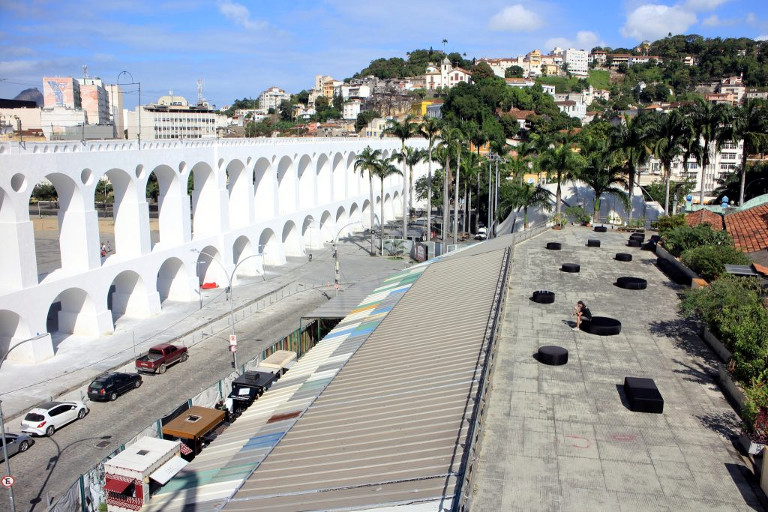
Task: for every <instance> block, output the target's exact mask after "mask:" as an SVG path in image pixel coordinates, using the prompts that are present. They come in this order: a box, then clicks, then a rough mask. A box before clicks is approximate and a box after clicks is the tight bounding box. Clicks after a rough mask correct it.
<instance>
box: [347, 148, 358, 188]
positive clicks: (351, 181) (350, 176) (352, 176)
mask: <svg viewBox="0 0 768 512" xmlns="http://www.w3.org/2000/svg"><path fill="white" fill-rule="evenodd" d="M356 159H357V154H356V153H355V152H354V151H350V152H349V156H348V157H347V168H346V171H345V173H346V175H347V196H348V197H357V196H358V195H360V175H359V174H358V173H356V172H355V160H356Z"/></svg>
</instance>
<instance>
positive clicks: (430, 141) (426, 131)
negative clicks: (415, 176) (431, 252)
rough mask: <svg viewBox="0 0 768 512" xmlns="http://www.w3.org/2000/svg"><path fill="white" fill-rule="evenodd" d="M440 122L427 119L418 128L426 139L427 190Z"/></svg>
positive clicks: (429, 230) (429, 217)
mask: <svg viewBox="0 0 768 512" xmlns="http://www.w3.org/2000/svg"><path fill="white" fill-rule="evenodd" d="M441 127H442V122H441V121H440V120H439V119H436V118H434V117H428V118H427V119H425V120H424V121H422V123H421V125H420V126H419V132H420V133H421V136H422V137H424V138H425V139H427V163H428V165H429V170H428V171H427V190H432V150H433V149H434V147H435V142H436V141H437V138H438V135H439V133H440V128H441ZM427 240H428V241H431V240H432V194H427Z"/></svg>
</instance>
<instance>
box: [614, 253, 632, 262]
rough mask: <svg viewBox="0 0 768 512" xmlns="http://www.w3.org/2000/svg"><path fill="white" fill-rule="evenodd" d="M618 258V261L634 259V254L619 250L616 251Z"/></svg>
mask: <svg viewBox="0 0 768 512" xmlns="http://www.w3.org/2000/svg"><path fill="white" fill-rule="evenodd" d="M616 260H617V261H632V255H631V254H629V253H628V252H617V253H616Z"/></svg>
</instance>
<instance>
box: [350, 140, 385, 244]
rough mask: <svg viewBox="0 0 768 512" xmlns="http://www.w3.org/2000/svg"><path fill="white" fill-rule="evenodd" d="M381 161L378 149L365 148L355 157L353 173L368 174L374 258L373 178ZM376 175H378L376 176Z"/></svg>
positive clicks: (382, 200)
mask: <svg viewBox="0 0 768 512" xmlns="http://www.w3.org/2000/svg"><path fill="white" fill-rule="evenodd" d="M380 161H381V150H380V149H371V147H370V146H367V147H366V148H365V149H363V150H362V151H361V152H360V154H359V155H357V160H355V168H354V170H355V171H358V172H360V175H361V176H362V175H363V173H365V172H366V171H367V172H368V189H369V191H370V193H371V198H370V202H371V256H376V244H375V243H374V241H373V227H374V226H373V225H374V215H373V209H374V207H375V206H376V203H374V202H373V176H374V174H376V172H377V167H378V166H379V162H380ZM377 175H378V174H377ZM381 203H382V204H384V198H383V197H382V199H381ZM383 234H384V231H383V229H382V235H383Z"/></svg>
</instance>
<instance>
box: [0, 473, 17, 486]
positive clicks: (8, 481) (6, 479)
mask: <svg viewBox="0 0 768 512" xmlns="http://www.w3.org/2000/svg"><path fill="white" fill-rule="evenodd" d="M14 482H15V480H14V479H13V477H12V476H10V475H8V476H4V477H3V479H2V481H0V483H2V484H3V487H7V488H9V489H10V488H11V487H13V483H14Z"/></svg>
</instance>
